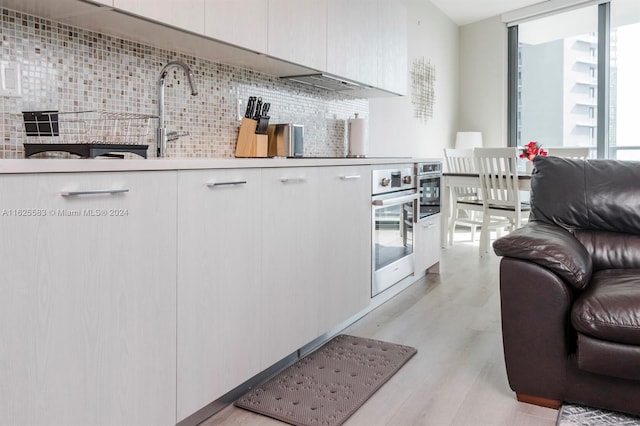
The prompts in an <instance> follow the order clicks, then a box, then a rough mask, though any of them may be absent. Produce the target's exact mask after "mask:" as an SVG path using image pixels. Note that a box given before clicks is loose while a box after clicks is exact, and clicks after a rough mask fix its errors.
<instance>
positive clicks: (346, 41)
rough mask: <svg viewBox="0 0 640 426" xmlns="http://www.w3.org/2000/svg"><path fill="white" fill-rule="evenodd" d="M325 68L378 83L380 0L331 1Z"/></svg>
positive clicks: (336, 73)
mask: <svg viewBox="0 0 640 426" xmlns="http://www.w3.org/2000/svg"><path fill="white" fill-rule="evenodd" d="M327 19H328V21H327V69H326V71H328V72H330V73H332V74H335V75H338V76H340V77H344V78H348V79H351V80H355V81H358V82H360V83H366V84H370V85H372V86H377V84H378V0H328V18H327Z"/></svg>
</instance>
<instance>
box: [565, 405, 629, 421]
mask: <svg viewBox="0 0 640 426" xmlns="http://www.w3.org/2000/svg"><path fill="white" fill-rule="evenodd" d="M556 426H640V417H636V416H632V415H630V414H622V413H617V412H615V411H607V410H601V409H599V408H591V407H583V406H581V405H576V404H569V403H567V402H565V403H564V404H562V407H561V408H560V411H558V421H557V422H556Z"/></svg>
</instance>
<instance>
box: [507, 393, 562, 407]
mask: <svg viewBox="0 0 640 426" xmlns="http://www.w3.org/2000/svg"><path fill="white" fill-rule="evenodd" d="M516 398H517V399H518V401H520V402H526V403H527V404H533V405H539V406H540V407H546V408H553V409H554V410H557V409H559V408H560V406H561V405H562V401H558V400H555V399H548V398H541V397H539V396H532V395H525V394H522V393H516Z"/></svg>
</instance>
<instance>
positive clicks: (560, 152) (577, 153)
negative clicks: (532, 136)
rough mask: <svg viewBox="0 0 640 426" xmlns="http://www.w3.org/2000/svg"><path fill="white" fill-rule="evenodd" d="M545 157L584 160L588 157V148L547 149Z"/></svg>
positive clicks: (557, 147)
mask: <svg viewBox="0 0 640 426" xmlns="http://www.w3.org/2000/svg"><path fill="white" fill-rule="evenodd" d="M546 151H547V155H549V156H553V157H563V158H581V159H583V160H584V159H586V158H588V157H589V147H586V146H584V147H582V146H575V147H573V146H572V147H559V146H556V147H549V148H547V149H546Z"/></svg>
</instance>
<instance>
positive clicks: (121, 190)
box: [60, 188, 129, 197]
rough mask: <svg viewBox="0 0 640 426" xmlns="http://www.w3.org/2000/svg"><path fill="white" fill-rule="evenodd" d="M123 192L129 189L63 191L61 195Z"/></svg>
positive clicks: (74, 195)
mask: <svg viewBox="0 0 640 426" xmlns="http://www.w3.org/2000/svg"><path fill="white" fill-rule="evenodd" d="M122 192H129V189H128V188H121V189H87V190H84V191H62V192H61V193H60V195H62V196H63V197H76V196H79V195H98V194H120V193H122Z"/></svg>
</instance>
